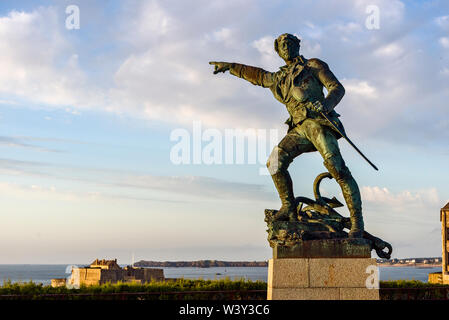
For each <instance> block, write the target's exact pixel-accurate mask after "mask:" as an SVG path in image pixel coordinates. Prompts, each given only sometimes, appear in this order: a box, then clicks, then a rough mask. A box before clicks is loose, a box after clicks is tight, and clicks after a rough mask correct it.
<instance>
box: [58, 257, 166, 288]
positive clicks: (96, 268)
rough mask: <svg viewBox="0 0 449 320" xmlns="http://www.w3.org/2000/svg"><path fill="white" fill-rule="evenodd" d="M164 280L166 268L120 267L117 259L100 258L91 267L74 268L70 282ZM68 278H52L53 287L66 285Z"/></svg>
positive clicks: (100, 282) (143, 281) (76, 283)
mask: <svg viewBox="0 0 449 320" xmlns="http://www.w3.org/2000/svg"><path fill="white" fill-rule="evenodd" d="M152 280H154V281H163V280H165V277H164V270H163V269H154V268H134V267H132V266H127V267H125V268H122V267H120V266H119V265H118V264H117V259H114V260H105V259H103V260H98V259H95V261H94V262H92V263H91V264H90V266H89V267H82V268H73V269H72V275H71V277H70V279H69V284H70V285H72V286H81V285H86V286H89V285H99V284H105V283H117V282H119V281H120V282H127V283H146V282H150V281H152ZM66 284H67V281H66V279H52V280H51V285H52V286H53V287H59V286H65V285H66Z"/></svg>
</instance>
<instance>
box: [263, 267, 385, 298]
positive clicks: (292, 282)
mask: <svg viewBox="0 0 449 320" xmlns="http://www.w3.org/2000/svg"><path fill="white" fill-rule="evenodd" d="M368 267H371V268H368ZM377 268H378V267H377V263H376V259H371V258H356V259H350V258H335V259H327V258H321V259H316V258H314V259H307V258H298V259H287V258H286V259H271V260H269V263H268V292H267V298H268V299H269V300H326V299H335V300H339V299H343V300H378V299H379V290H378V288H379V283H378V281H379V279H378V269H377ZM373 272H377V277H376V276H375V275H373ZM369 277H372V280H373V281H377V283H373V282H370V283H369V284H370V285H371V286H373V287H374V288H375V289H369V288H367V287H366V286H367V279H368V278H369Z"/></svg>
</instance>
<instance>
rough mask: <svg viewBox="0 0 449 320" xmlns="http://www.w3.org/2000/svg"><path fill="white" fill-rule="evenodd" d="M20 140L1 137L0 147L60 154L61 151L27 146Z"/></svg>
mask: <svg viewBox="0 0 449 320" xmlns="http://www.w3.org/2000/svg"><path fill="white" fill-rule="evenodd" d="M21 140H23V139H20V138H17V137H5V136H3V137H2V136H0V146H7V147H19V148H27V149H33V150H36V151H41V152H62V151H61V150H57V149H51V148H45V147H40V146H37V145H32V144H28V143H25V142H23V141H21Z"/></svg>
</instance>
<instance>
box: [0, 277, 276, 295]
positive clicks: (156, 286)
mask: <svg viewBox="0 0 449 320" xmlns="http://www.w3.org/2000/svg"><path fill="white" fill-rule="evenodd" d="M266 289H267V284H266V282H263V281H251V280H245V279H240V280H230V279H229V278H225V279H220V280H203V279H197V280H190V279H183V278H181V279H174V280H166V281H152V282H149V283H145V284H137V283H123V282H118V283H114V284H112V283H106V284H101V285H91V286H81V287H80V288H79V289H68V288H67V287H65V286H63V287H56V288H53V287H51V286H50V285H45V286H44V285H42V284H41V283H34V282H32V281H29V282H22V283H12V282H11V281H9V280H8V281H5V282H4V283H3V286H0V298H13V297H6V296H5V295H20V296H22V297H23V298H29V299H42V298H52V296H47V297H45V296H43V295H48V294H50V295H54V294H63V295H73V294H83V296H73V298H84V299H86V298H94V297H93V296H92V295H97V298H98V297H99V296H98V295H105V296H102V297H103V298H108V297H109V298H112V297H114V294H120V293H136V294H137V293H155V294H154V295H146V296H145V295H142V296H140V297H139V296H138V295H129V296H127V299H128V298H136V299H137V298H138V299H142V297H145V299H148V298H150V299H177V298H179V297H181V298H182V299H220V298H224V297H226V292H230V293H232V291H239V292H238V293H237V294H236V295H235V298H241V296H246V295H244V293H245V291H248V290H266ZM186 291H222V293H220V294H218V297H214V296H213V295H211V294H208V293H206V294H204V293H198V294H194V295H192V294H188V295H187V294H183V295H180V296H176V295H174V294H172V293H173V292H177V293H178V292H179V293H182V292H186ZM158 293H161V294H158ZM163 293H167V294H163ZM215 295H217V294H215ZM1 296H3V297H1ZM265 296H266V294H265V293H263V292H262V293H260V294H259V293H256V294H255V296H254V298H262V297H265ZM250 297H251V296H250Z"/></svg>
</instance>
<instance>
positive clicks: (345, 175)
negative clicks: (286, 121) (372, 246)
mask: <svg viewBox="0 0 449 320" xmlns="http://www.w3.org/2000/svg"><path fill="white" fill-rule="evenodd" d="M324 166H325V167H326V168H327V170H328V171H329V173H330V174H331V175H332V177H333V178H334V179H335V180H336V181H337V183H338V184H339V185H340V188H341V191H342V193H343V197H344V198H345V201H346V205H347V206H348V209H349V213H350V220H351V230H350V231H349V237H350V238H363V232H364V223H363V216H362V200H361V197H360V190H359V187H358V186H357V182H356V181H355V179H354V178H353V177H352V174H351V172H350V171H349V169H348V168H347V167H346V165H345V163H344V161H343V158H341V156H339V157H336V156H334V157H331V158H329V159H326V160H325V161H324Z"/></svg>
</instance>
